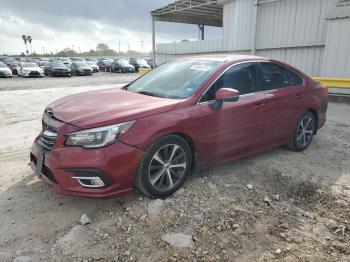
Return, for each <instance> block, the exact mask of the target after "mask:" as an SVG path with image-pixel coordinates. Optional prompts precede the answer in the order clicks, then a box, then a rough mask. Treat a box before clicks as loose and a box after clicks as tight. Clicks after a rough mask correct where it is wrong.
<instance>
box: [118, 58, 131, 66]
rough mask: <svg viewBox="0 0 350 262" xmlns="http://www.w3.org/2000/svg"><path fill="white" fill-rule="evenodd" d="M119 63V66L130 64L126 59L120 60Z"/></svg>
mask: <svg viewBox="0 0 350 262" xmlns="http://www.w3.org/2000/svg"><path fill="white" fill-rule="evenodd" d="M117 62H118V64H121V65H129V62H128V61H127V60H125V59H120V60H118V61H117Z"/></svg>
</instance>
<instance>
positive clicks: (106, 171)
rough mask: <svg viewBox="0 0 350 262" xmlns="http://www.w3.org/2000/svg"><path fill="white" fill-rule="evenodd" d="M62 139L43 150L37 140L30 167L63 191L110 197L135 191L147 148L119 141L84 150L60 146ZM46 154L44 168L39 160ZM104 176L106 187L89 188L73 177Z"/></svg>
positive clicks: (86, 195) (47, 181) (87, 195)
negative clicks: (135, 179)
mask: <svg viewBox="0 0 350 262" xmlns="http://www.w3.org/2000/svg"><path fill="white" fill-rule="evenodd" d="M60 143H62V142H60V139H58V140H57V142H56V144H58V145H55V146H54V147H53V149H52V150H51V151H47V150H45V149H43V148H42V147H41V146H40V145H39V144H38V138H37V139H36V140H35V142H34V144H33V147H32V150H31V153H30V166H31V167H32V169H33V170H34V171H35V173H37V174H38V173H39V174H38V176H39V177H40V178H41V179H42V180H43V181H45V182H46V183H48V184H49V185H50V186H52V187H53V189H54V190H55V191H57V192H58V193H62V194H68V195H75V196H84V197H93V198H110V197H116V196H120V195H123V194H126V193H128V192H130V191H132V189H133V186H134V175H135V174H136V172H137V169H138V167H139V163H140V161H141V159H142V157H143V154H144V153H143V151H141V150H139V149H136V148H133V147H131V146H128V145H125V144H123V143H121V142H116V143H114V144H112V145H110V146H107V147H104V148H98V149H84V148H80V147H69V146H64V145H62V144H61V145H60ZM40 156H43V157H44V160H43V165H42V168H41V171H40V172H38V170H37V168H36V164H37V159H39V158H40ZM77 176H80V177H86V176H94V177H96V176H97V177H100V178H101V180H102V181H103V182H104V184H105V186H104V187H101V188H87V187H84V186H83V185H82V184H81V183H79V181H78V180H77V179H75V178H73V177H77Z"/></svg>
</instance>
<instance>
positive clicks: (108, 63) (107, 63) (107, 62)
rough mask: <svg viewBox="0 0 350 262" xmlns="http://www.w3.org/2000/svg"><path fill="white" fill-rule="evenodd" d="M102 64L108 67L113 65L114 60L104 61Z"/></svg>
mask: <svg viewBox="0 0 350 262" xmlns="http://www.w3.org/2000/svg"><path fill="white" fill-rule="evenodd" d="M102 62H103V63H105V64H106V65H111V64H112V63H113V60H102Z"/></svg>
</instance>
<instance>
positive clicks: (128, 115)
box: [48, 88, 180, 128]
mask: <svg viewBox="0 0 350 262" xmlns="http://www.w3.org/2000/svg"><path fill="white" fill-rule="evenodd" d="M179 101H180V100H176V99H166V98H159V97H152V96H147V95H142V94H137V93H133V92H130V91H126V90H121V89H119V88H113V89H105V90H98V91H90V92H84V93H80V94H75V95H70V96H67V97H64V98H61V99H59V100H57V101H55V102H54V103H52V104H50V105H49V106H48V108H51V109H52V111H53V116H54V117H55V118H57V119H59V120H61V121H63V122H66V123H69V124H72V125H74V126H77V127H81V128H93V127H99V126H105V125H111V124H116V123H120V122H125V121H131V120H136V119H139V118H143V117H146V116H151V115H155V114H160V113H163V112H167V111H170V110H172V109H173V108H175V106H176V105H177V104H178V103H179Z"/></svg>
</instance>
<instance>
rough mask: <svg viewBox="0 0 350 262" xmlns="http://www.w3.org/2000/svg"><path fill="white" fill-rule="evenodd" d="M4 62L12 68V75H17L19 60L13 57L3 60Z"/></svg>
mask: <svg viewBox="0 0 350 262" xmlns="http://www.w3.org/2000/svg"><path fill="white" fill-rule="evenodd" d="M3 62H4V63H5V64H6V65H7V66H8V67H9V68H10V69H11V71H12V75H17V66H18V63H19V62H18V61H17V60H15V59H12V58H8V59H5V60H3Z"/></svg>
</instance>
